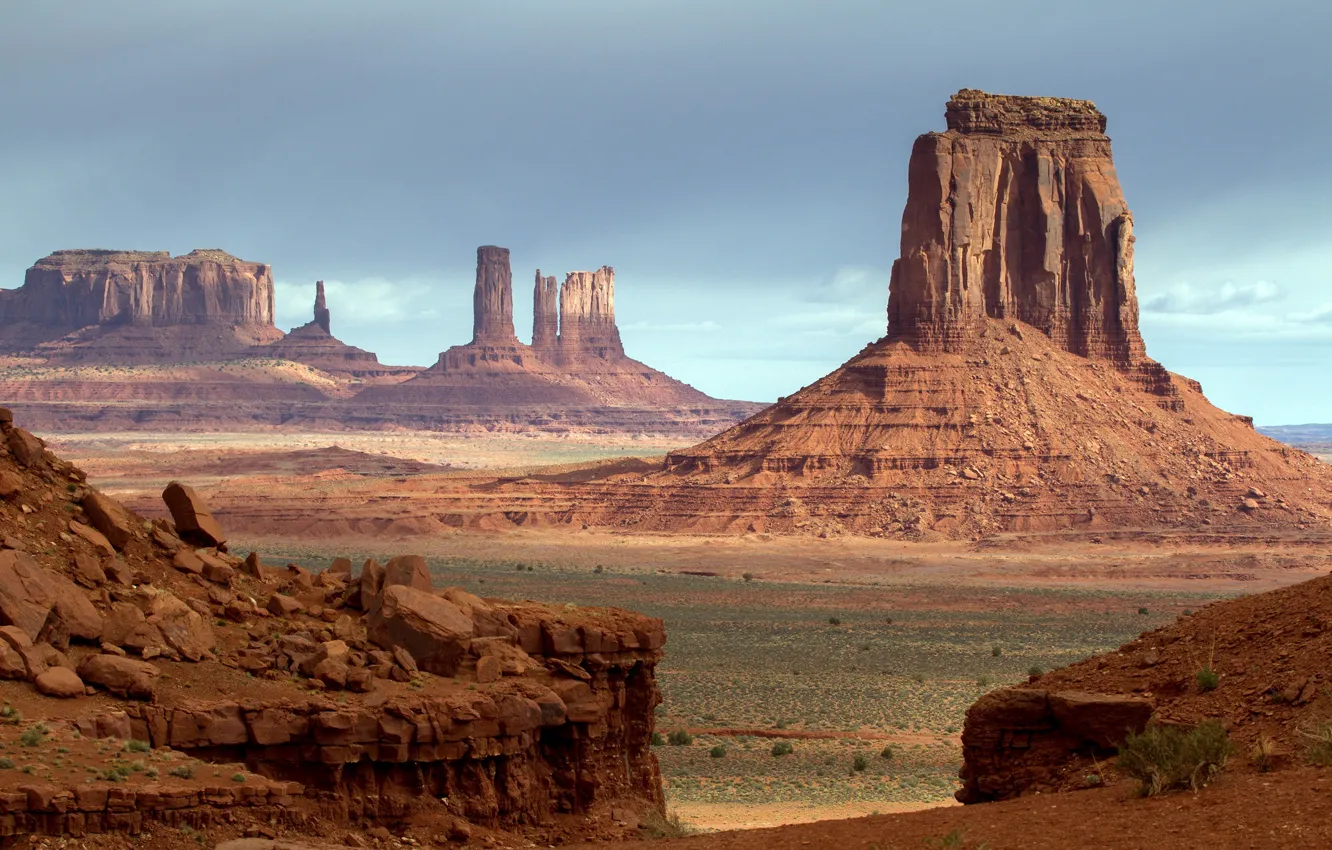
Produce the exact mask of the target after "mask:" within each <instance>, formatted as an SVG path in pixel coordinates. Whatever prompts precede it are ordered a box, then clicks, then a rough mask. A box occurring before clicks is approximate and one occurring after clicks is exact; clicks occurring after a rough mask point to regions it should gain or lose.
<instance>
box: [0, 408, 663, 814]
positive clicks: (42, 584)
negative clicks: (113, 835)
mask: <svg viewBox="0 0 1332 850" xmlns="http://www.w3.org/2000/svg"><path fill="white" fill-rule="evenodd" d="M0 430H3V433H4V437H5V439H4V448H3V450H0V543H2V545H3V550H0V698H2V699H4V700H5V701H14V700H15V699H17V698H19V697H22V698H23V699H28V700H30V699H31V698H32V695H31V693H30V692H33V691H35V693H36V694H41V695H44V696H46V697H49V698H50V699H53V700H54V699H63V700H70V701H73V703H74V704H75V705H77V704H78V702H79V701H80V700H82V699H83V698H84V697H85V695H92V694H99V695H104V696H105V697H110V698H113V699H114V700H115V702H114V703H113V705H112V707H109V708H108V707H107V705H106V703H105V702H104V701H102V700H99V702H98V704H97V705H98V708H97V710H96V711H87V712H86V713H81V714H80V713H78V712H77V711H75V712H73V713H71V712H70V711H69V710H62V711H61V712H59V714H60V716H61V717H65V718H69V717H72V718H73V719H72V720H58V721H57V720H53V719H50V720H47V721H46V723H45V724H43V726H42V728H43V729H48V728H49V729H50V730H52V734H57V735H60V734H65V735H72V734H73V733H74V732H78V733H79V734H81V735H82V736H84V737H87V738H115V739H117V740H118V741H125V740H135V741H142V742H145V743H146V744H147V745H150V746H152V747H154V748H167V749H166V750H160V751H157V750H155V752H167V753H171V752H175V753H181V754H184V755H185V756H188V757H192V758H194V759H198V760H201V761H203V762H205V763H209V762H211V763H213V764H218V765H223V764H226V765H231V764H239V765H243V766H244V768H245V770H246V771H247V773H246V774H238V775H242V776H248V780H247V784H246V786H245V788H239V787H236V788H228V789H222V790H218V789H212V788H204V787H197V786H198V783H194V784H193V785H191V784H189V783H186V784H185V785H184V786H181V785H180V783H176V784H175V785H173V784H172V783H171V782H169V781H165V780H164V781H162V782H160V783H156V784H150V785H149V786H147V787H137V795H136V794H130V795H125V794H123V793H120V792H116V793H113V794H112V795H111V797H107V796H105V794H106V793H110V791H111V790H114V782H113V781H112V780H113V779H114V777H113V778H112V779H111V780H107V782H102V781H100V780H94V781H93V782H92V783H91V785H90V786H89V789H83V786H82V785H80V786H79V787H78V788H75V787H64V786H61V785H59V783H55V784H52V783H51V782H48V783H46V784H47V785H50V787H49V788H46V786H45V785H41V783H37V784H36V785H34V786H33V787H32V788H27V787H25V788H23V789H17V790H13V793H10V790H11V789H8V787H7V786H4V783H2V782H0V786H4V787H0V833H6V834H21V833H24V832H35V833H42V834H51V835H79V834H83V833H95V832H100V831H118V832H131V833H133V832H136V831H138V830H139V829H142V828H145V827H146V826H147V824H148V823H149V822H150V821H152V822H161V823H166V824H169V825H171V824H175V825H178V824H180V823H188V824H190V825H193V826H196V827H197V826H199V825H201V824H203V823H207V822H212V821H211V820H210V818H215V816H214V815H207V814H204V813H202V808H201V807H204V806H206V805H209V804H213V805H216V806H231V807H242V808H246V807H248V808H253V809H255V812H256V813H255V814H254V817H256V818H262V819H264V820H267V819H268V818H269V817H276V818H277V820H279V821H284V822H285V821H290V820H292V819H293V818H295V819H297V820H299V818H300V817H304V816H306V815H308V814H309V813H310V812H312V811H317V812H318V816H319V817H320V818H323V819H324V820H325V822H327V821H328V820H329V819H332V821H334V822H345V823H350V824H353V825H356V824H364V823H367V822H370V821H373V822H375V823H381V824H383V823H387V824H394V823H399V822H401V821H402V820H403V819H404V818H407V817H408V816H409V815H410V816H413V817H415V816H418V815H422V814H423V809H422V806H425V807H426V808H427V809H430V811H434V809H438V811H435V812H434V815H431V816H432V817H433V816H438V817H439V818H441V819H443V820H444V821H448V822H450V823H454V822H455V821H456V820H457V819H462V821H461V822H462V823H464V824H466V823H472V824H476V825H478V826H484V827H488V828H518V827H522V828H524V829H529V828H530V829H543V828H546V827H548V826H550V825H551V824H552V823H553V819H554V818H555V817H556V816H557V815H560V814H569V815H586V814H588V813H589V812H592V811H593V810H597V811H601V810H604V809H605V808H606V807H608V806H610V805H615V806H617V807H619V808H620V809H622V810H626V811H639V812H649V811H653V810H656V811H659V810H660V808H661V806H662V790H661V778H660V772H659V769H658V767H657V763H656V759H655V757H654V756H653V754H652V752H651V746H650V745H651V738H652V731H653V718H654V711H653V709H654V708H655V707H656V705H657V704H658V703H659V702H660V699H661V697H660V693H659V691H658V690H657V687H656V681H655V675H654V668H655V665H656V663H657V662H658V661H659V660H660V658H661V653H662V647H663V644H664V642H665V634H664V631H663V629H662V624H661V621H660V620H659V619H656V618H652V617H645V616H642V615H638V614H634V613H631V612H627V611H621V610H618V609H578V608H572V607H569V606H553V605H543V604H539V603H531V602H528V603H517V604H515V603H509V602H505V601H503V600H494V599H481V598H479V597H477V596H474V595H472V594H470V593H467V592H466V591H465V590H463V589H462V588H456V587H455V588H443V589H436V588H434V587H433V585H432V581H431V577H430V572H429V569H428V567H427V565H426V562H425V561H424V559H422V558H420V557H418V556H400V557H396V558H393V559H391V560H390V561H388V562H387V563H386V564H384V565H380V564H379V563H377V562H376V561H374V560H370V561H367V562H366V563H365V564H364V566H363V567H362V568H361V570H360V571H359V573H354V572H353V570H352V565H351V562H350V561H349V560H347V559H345V558H340V559H337V560H335V561H334V562H333V564H332V565H331V566H330V567H329V568H328V569H326V570H324V571H322V572H318V573H312V572H310V571H307V570H305V569H303V568H301V567H300V566H298V565H295V564H288V565H286V566H285V567H278V566H274V565H270V564H265V563H264V562H263V559H262V558H261V557H259V556H258V555H257V554H255V553H251V554H250V555H249V557H247V558H245V559H243V560H242V559H241V558H238V557H236V556H235V555H233V554H231V553H230V552H228V551H227V550H226V545H225V544H226V533H225V531H223V530H222V529H221V527H220V525H218V523H217V522H216V520H215V519H214V518H212V516H211V514H210V513H209V511H208V508H207V505H205V504H203V502H202V500H200V499H199V498H198V495H197V494H196V493H194V492H193V491H192V490H191V489H190V488H189V487H188V486H186V485H182V484H180V483H178V482H173V483H172V484H171V485H169V486H168V488H167V490H166V491H165V493H164V499H165V500H166V502H167V505H168V507H169V509H170V511H171V514H172V517H173V521H170V522H169V521H166V520H155V521H153V522H147V521H145V520H143V519H142V518H140V517H138V516H136V515H135V514H133V513H132V512H131V511H129V510H127V509H126V508H124V507H123V506H121V505H120V504H119V503H118V502H117V501H116V500H114V499H112V498H110V497H108V496H107V495H105V494H103V493H99V492H98V491H96V490H95V489H92V488H90V487H89V486H88V485H87V483H86V481H85V479H84V477H83V475H82V473H81V472H80V471H79V470H77V469H75V468H74V467H72V466H70V465H69V464H67V463H65V462H63V461H61V460H60V459H59V458H57V457H55V456H54V455H52V454H51V453H50V452H49V451H47V450H46V449H45V447H44V446H43V445H42V443H41V441H40V440H39V439H38V438H36V437H33V436H32V435H31V434H29V433H28V432H27V431H25V430H23V429H21V428H18V427H15V426H14V425H13V423H12V418H11V417H10V416H9V414H8V411H3V410H0ZM166 664H169V665H171V666H170V667H169V668H167V669H169V672H170V675H169V676H166V675H163V673H164V672H167V670H166V669H164V666H163V665H166ZM227 682H231V683H232V684H230V685H227V684H219V683H227ZM210 690H211V691H213V692H214V693H213V694H212V695H211V696H205V695H202V694H203V692H207V691H210ZM25 714H26V717H25V718H24V722H26V723H28V724H32V723H34V722H38V721H41V720H42V717H41V715H40V714H39V713H36V712H33V711H25ZM228 770H230V769H228ZM0 779H2V778H0ZM108 783H110V784H108ZM85 784H86V783H85ZM38 786H41V787H38ZM177 786H180V787H177ZM187 786H188V787H187ZM109 789H110V790H109ZM20 791H21V792H22V793H20ZM104 792H105V793H104ZM224 792H225V793H224ZM20 798H21V799H20ZM113 798H114V799H113ZM441 798H447V799H449V800H451V801H452V803H451V804H450V805H449V806H448V807H444V806H443V804H437V801H439V800H440V799H441ZM423 801H424V802H423ZM432 806H433V807H434V809H431V807H432ZM274 807H276V808H278V809H282V810H283V812H284V813H283V814H281V815H280V816H279V815H273V814H272V813H271V810H272V809H273V808H274ZM302 813H304V814H302ZM424 814H430V812H424ZM246 817H250V815H246ZM455 825H456V824H455ZM465 831H466V830H465V829H463V832H465Z"/></svg>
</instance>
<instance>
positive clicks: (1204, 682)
mask: <svg viewBox="0 0 1332 850" xmlns="http://www.w3.org/2000/svg"><path fill="white" fill-rule="evenodd" d="M1195 678H1197V680H1198V689H1199V690H1201V691H1203V692H1204V693H1206V692H1207V691H1214V690H1216V686H1217V685H1219V684H1221V674H1219V673H1217V672H1216V671H1215V670H1213V669H1212V665H1210V664H1208V665H1207V666H1206V667H1204V668H1202V669H1201V670H1199V671H1198V672H1197V673H1196V674H1195Z"/></svg>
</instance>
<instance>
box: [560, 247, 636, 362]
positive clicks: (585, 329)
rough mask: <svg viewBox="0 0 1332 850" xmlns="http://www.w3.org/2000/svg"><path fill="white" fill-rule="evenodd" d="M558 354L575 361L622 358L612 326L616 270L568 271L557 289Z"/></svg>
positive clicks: (616, 329)
mask: <svg viewBox="0 0 1332 850" xmlns="http://www.w3.org/2000/svg"><path fill="white" fill-rule="evenodd" d="M560 355H561V357H562V358H564V359H566V360H576V359H578V358H580V357H583V356H586V355H591V356H595V357H600V358H601V359H603V360H611V359H615V358H619V357H623V356H624V345H623V344H622V343H621V342H620V331H619V328H617V327H616V325H615V269H613V268H611V267H610V266H602V267H601V268H599V269H597V270H596V271H595V272H569V273H568V274H567V275H566V276H565V278H564V283H563V284H562V285H561V286H560Z"/></svg>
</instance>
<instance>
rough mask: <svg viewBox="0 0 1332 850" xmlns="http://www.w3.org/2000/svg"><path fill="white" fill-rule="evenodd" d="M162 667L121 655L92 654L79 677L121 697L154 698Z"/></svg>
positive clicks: (82, 663)
mask: <svg viewBox="0 0 1332 850" xmlns="http://www.w3.org/2000/svg"><path fill="white" fill-rule="evenodd" d="M158 673H159V671H158V669H157V668H156V667H154V666H153V665H152V664H149V663H148V662H146V661H135V660H134V659H132V658H122V657H120V656H118V655H89V656H88V657H86V658H84V659H83V661H82V662H81V663H80V664H79V669H78V674H79V678H81V679H83V681H85V682H87V683H88V684H90V685H95V686H97V687H100V688H102V689H103V690H105V691H108V692H109V693H112V694H115V695H116V696H120V697H130V698H133V699H145V700H150V699H152V698H153V689H154V687H155V684H156V679H157V676H158Z"/></svg>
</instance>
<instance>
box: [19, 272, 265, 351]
mask: <svg viewBox="0 0 1332 850" xmlns="http://www.w3.org/2000/svg"><path fill="white" fill-rule="evenodd" d="M202 324H210V325H248V326H262V327H264V328H265V329H267V328H272V325H273V273H272V270H271V268H270V267H269V266H268V265H267V264H266V263H251V262H246V261H245V260H239V259H237V258H236V257H233V256H231V255H230V254H228V253H226V252H225V251H219V250H216V249H201V250H195V251H191V252H190V253H188V254H185V255H184V256H181V257H172V256H171V255H170V254H169V253H167V252H166V251H107V250H67V251H56V252H55V253H53V254H51V255H50V256H48V257H43V258H42V259H40V260H38V261H37V262H36V263H34V264H33V266H32V268H30V269H28V272H27V274H26V275H25V276H24V280H23V286H21V287H19V288H18V289H14V290H0V335H3V336H4V337H6V341H9V340H11V339H12V340H13V341H14V342H19V341H20V340H22V341H28V340H29V339H31V340H32V341H33V342H42V341H46V340H50V339H56V338H58V337H60V336H64V335H65V334H67V333H70V332H72V331H76V330H79V329H81V328H86V327H89V326H94V325H142V326H153V327H162V326H169V325H202ZM274 330H275V329H274Z"/></svg>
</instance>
